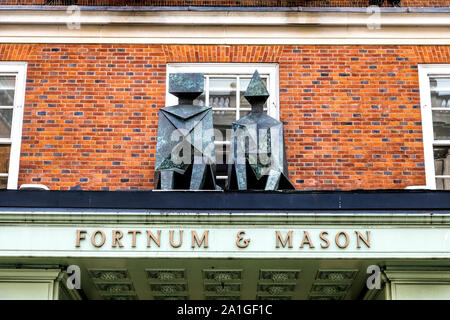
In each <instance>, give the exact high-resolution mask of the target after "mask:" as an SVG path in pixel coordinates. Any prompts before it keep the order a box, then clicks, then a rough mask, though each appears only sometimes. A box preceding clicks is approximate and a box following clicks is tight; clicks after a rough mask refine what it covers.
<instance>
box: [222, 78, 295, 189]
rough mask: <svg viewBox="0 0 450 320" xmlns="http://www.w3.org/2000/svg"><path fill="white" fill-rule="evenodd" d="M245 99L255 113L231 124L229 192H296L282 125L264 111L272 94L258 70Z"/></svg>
mask: <svg viewBox="0 0 450 320" xmlns="http://www.w3.org/2000/svg"><path fill="white" fill-rule="evenodd" d="M244 97H245V98H246V99H247V100H248V102H249V103H250V104H251V106H252V110H251V112H250V113H249V114H248V115H246V116H245V117H243V118H241V119H239V120H237V121H236V122H233V125H232V136H231V149H230V159H229V165H228V184H227V189H228V190H236V189H238V190H283V189H285V190H288V189H295V188H294V186H293V185H292V183H291V182H290V181H289V177H288V166H287V161H286V152H285V149H284V137H283V124H282V123H281V122H280V121H278V120H276V119H274V118H272V117H270V116H268V115H267V114H265V113H264V112H263V107H264V103H265V102H266V100H267V99H268V97H269V93H268V91H267V89H266V86H265V85H264V83H263V82H262V80H261V77H260V76H259V74H258V72H257V71H255V73H254V74H253V78H252V80H251V81H250V83H249V85H248V87H247V90H246V92H245V94H244Z"/></svg>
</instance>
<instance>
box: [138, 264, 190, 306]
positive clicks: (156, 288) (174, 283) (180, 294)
mask: <svg viewBox="0 0 450 320" xmlns="http://www.w3.org/2000/svg"><path fill="white" fill-rule="evenodd" d="M145 271H146V273H147V279H148V282H149V288H150V290H151V293H152V295H153V299H155V300H187V299H188V297H189V296H188V286H187V281H186V278H185V277H186V272H185V270H184V269H146V270H145Z"/></svg>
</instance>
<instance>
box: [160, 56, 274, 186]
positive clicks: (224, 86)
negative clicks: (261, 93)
mask: <svg viewBox="0 0 450 320" xmlns="http://www.w3.org/2000/svg"><path fill="white" fill-rule="evenodd" d="M255 70H258V72H259V74H260V76H261V78H262V80H263V81H264V82H265V84H266V87H267V90H268V91H269V94H270V97H269V99H268V100H267V102H266V104H265V107H264V110H265V112H267V114H268V115H270V116H271V117H273V118H275V119H279V109H278V65H277V64H249V63H245V64H241V63H192V64H186V63H174V64H168V65H167V81H168V78H169V74H170V73H193V72H200V73H204V75H205V92H204V93H203V94H202V95H201V96H200V97H198V98H197V99H196V100H194V104H195V105H202V106H203V105H206V106H208V107H212V109H213V121H214V129H215V149H216V161H217V183H218V184H219V185H220V186H221V187H222V188H223V187H224V186H225V184H226V180H227V161H226V159H227V157H228V152H229V147H230V138H231V137H230V134H231V131H230V130H231V124H232V123H233V121H236V120H238V119H240V118H242V117H243V116H245V115H246V114H248V113H249V112H250V110H251V107H250V104H249V103H248V102H247V100H246V99H245V98H244V92H245V90H246V89H247V86H248V84H249V82H250V79H251V77H252V76H253V73H254V72H255ZM166 83H167V82H166ZM166 88H167V89H166V90H168V86H166ZM177 103H178V99H177V97H175V96H174V95H171V94H169V92H168V91H166V106H170V105H176V104H177Z"/></svg>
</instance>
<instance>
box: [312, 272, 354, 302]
mask: <svg viewBox="0 0 450 320" xmlns="http://www.w3.org/2000/svg"><path fill="white" fill-rule="evenodd" d="M357 273H358V270H357V269H350V270H348V269H347V270H343V269H326V270H324V269H319V270H318V271H317V274H316V277H315V282H314V283H313V285H312V286H311V290H310V293H309V299H311V300H343V299H345V297H346V296H347V294H348V293H349V291H350V288H351V286H352V283H353V281H354V280H355V277H356V275H357Z"/></svg>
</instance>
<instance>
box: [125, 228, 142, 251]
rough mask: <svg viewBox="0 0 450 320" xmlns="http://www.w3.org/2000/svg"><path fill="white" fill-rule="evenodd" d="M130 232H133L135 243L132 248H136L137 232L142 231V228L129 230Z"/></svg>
mask: <svg viewBox="0 0 450 320" xmlns="http://www.w3.org/2000/svg"><path fill="white" fill-rule="evenodd" d="M128 233H132V234H133V244H132V245H131V247H132V248H136V234H138V233H141V231H140V230H129V231H128Z"/></svg>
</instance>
